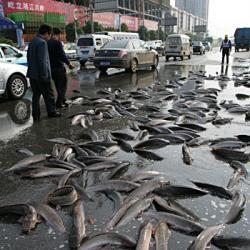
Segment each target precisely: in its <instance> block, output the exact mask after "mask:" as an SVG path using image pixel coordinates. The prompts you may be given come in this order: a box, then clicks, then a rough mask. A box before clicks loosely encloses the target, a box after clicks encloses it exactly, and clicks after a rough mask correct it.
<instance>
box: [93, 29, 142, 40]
mask: <svg viewBox="0 0 250 250" xmlns="http://www.w3.org/2000/svg"><path fill="white" fill-rule="evenodd" d="M96 34H102V35H107V36H111V37H113V39H114V40H122V39H140V37H139V33H133V32H115V31H100V32H96Z"/></svg>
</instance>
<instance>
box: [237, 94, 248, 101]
mask: <svg viewBox="0 0 250 250" xmlns="http://www.w3.org/2000/svg"><path fill="white" fill-rule="evenodd" d="M235 96H236V98H237V99H239V100H244V99H247V98H249V97H250V95H246V94H241V93H238V94H235Z"/></svg>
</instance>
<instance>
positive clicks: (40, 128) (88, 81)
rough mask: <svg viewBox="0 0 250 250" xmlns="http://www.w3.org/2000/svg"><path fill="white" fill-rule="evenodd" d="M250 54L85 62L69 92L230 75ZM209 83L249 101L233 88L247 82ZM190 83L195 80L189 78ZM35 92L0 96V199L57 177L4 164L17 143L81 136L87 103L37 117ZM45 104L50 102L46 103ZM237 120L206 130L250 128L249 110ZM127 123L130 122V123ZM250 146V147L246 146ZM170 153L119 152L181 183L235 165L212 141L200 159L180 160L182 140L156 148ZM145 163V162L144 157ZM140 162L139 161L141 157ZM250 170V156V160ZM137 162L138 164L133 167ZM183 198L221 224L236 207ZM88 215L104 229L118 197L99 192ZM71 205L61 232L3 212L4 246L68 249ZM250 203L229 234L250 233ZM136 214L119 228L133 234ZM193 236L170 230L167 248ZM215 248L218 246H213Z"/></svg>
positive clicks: (98, 126) (217, 179) (40, 188)
mask: <svg viewBox="0 0 250 250" xmlns="http://www.w3.org/2000/svg"><path fill="white" fill-rule="evenodd" d="M249 66H250V55H249V53H243V52H241V53H238V54H237V55H236V54H235V55H234V54H233V55H232V57H231V58H230V65H229V66H228V67H226V66H225V67H224V68H222V67H221V65H220V54H219V53H218V50H217V49H215V50H214V51H212V52H209V53H207V54H206V55H205V56H200V55H195V56H193V58H192V59H191V60H185V61H176V62H173V61H170V62H168V63H165V60H164V58H161V60H160V64H159V66H158V68H157V70H153V71H151V70H145V71H140V72H138V73H137V74H130V73H125V72H122V71H120V72H119V71H117V70H110V71H109V72H108V75H100V73H99V72H98V71H96V70H95V69H94V68H92V67H89V68H88V69H87V70H81V71H74V72H71V73H70V74H69V88H68V93H67V94H68V97H69V98H70V97H72V96H76V95H78V94H77V93H75V92H74V90H78V91H80V92H81V94H83V95H86V96H95V93H96V90H98V89H101V88H107V87H108V88H109V87H110V88H121V89H124V90H125V91H131V90H135V89H137V88H138V87H146V86H150V85H151V84H153V83H154V82H155V81H157V82H165V81H166V80H170V79H175V78H176V77H180V76H188V74H189V71H190V70H192V71H194V72H197V71H199V70H206V71H207V74H212V75H216V72H217V73H218V74H220V73H221V72H222V71H223V72H222V73H223V74H227V75H228V76H229V77H231V76H232V74H233V73H237V72H245V71H249ZM204 87H205V88H207V87H214V88H219V89H221V90H222V91H221V92H220V95H219V98H218V100H219V101H220V100H224V99H226V100H234V101H235V102H238V103H240V104H247V103H249V102H248V101H247V100H246V101H239V100H237V99H236V97H235V93H247V94H250V91H249V89H246V88H244V87H237V88H236V87H235V86H234V84H233V81H226V82H225V81H223V82H220V81H204ZM187 88H192V86H187ZM30 100H31V93H30V91H28V93H27V95H26V96H25V98H24V99H22V100H19V101H6V100H0V142H1V143H0V166H1V170H2V171H1V172H0V204H1V206H2V205H6V204H16V203H24V202H28V201H33V200H34V201H43V200H44V199H45V197H46V195H47V194H48V193H49V192H50V191H52V190H53V189H54V188H55V187H56V183H57V178H44V179H38V180H26V179H21V178H20V177H19V176H17V175H13V174H11V173H8V174H7V173H5V172H3V170H4V169H6V168H8V167H10V166H11V165H12V164H14V163H15V162H16V161H18V160H19V159H22V157H23V156H21V155H19V154H17V153H16V151H15V150H16V149H17V148H21V147H27V148H29V149H30V150H32V151H33V152H34V153H50V152H51V150H52V147H53V144H52V143H49V142H48V141H46V139H47V138H55V137H65V138H68V139H72V140H78V138H79V134H80V133H81V132H82V131H83V129H82V128H80V127H72V126H71V125H70V119H67V117H68V116H69V115H70V114H74V113H77V112H79V111H81V110H82V107H80V106H71V107H70V108H68V109H65V110H63V113H64V117H62V118H60V119H47V118H46V113H45V112H43V117H42V121H41V122H39V123H35V124H33V121H32V118H31V116H30V115H31V107H30ZM170 107H171V102H169V103H168V104H167V105H166V106H163V107H162V110H163V111H166V110H167V109H169V108H170ZM43 109H44V106H43ZM221 115H222V116H223V117H232V115H230V116H229V115H228V114H227V113H223V112H222V113H221ZM233 118H234V120H233V122H232V123H231V124H228V125H224V126H221V127H215V126H213V125H211V124H206V125H205V126H206V127H207V131H205V132H202V133H201V135H202V136H204V137H208V138H217V137H226V136H232V135H236V134H244V133H245V134H249V125H250V124H249V123H247V122H245V120H244V116H243V115H235V116H233ZM126 120H127V119H126V118H125V117H124V118H117V119H112V120H110V121H102V122H97V123H95V124H94V126H93V129H94V130H96V131H97V132H98V134H99V135H100V136H103V135H104V134H105V132H107V131H110V130H122V129H126V128H125V124H126ZM125 131H128V130H125ZM247 151H249V149H247ZM157 153H159V154H160V155H162V156H164V160H163V161H161V162H150V161H147V160H143V159H142V158H140V157H138V156H137V155H136V154H127V153H124V152H119V153H118V154H117V155H116V156H117V157H118V158H119V159H126V160H129V161H131V162H135V163H138V165H140V168H143V169H147V170H157V171H163V172H166V174H167V178H168V179H169V180H170V181H171V182H173V183H176V184H189V182H188V180H190V179H192V180H199V181H201V182H209V183H214V184H216V185H221V186H226V184H227V182H228V180H229V178H230V176H231V174H232V173H233V171H232V169H230V168H229V167H228V164H226V163H224V162H222V161H219V160H217V159H215V157H214V156H213V155H212V154H211V153H210V150H209V148H208V146H201V147H198V148H192V156H193V158H194V164H193V165H192V166H187V165H185V164H184V163H183V161H182V154H181V145H175V146H168V147H166V148H163V149H161V150H159V151H157ZM139 163H140V164H139ZM135 165H136V164H135ZM246 166H247V168H248V169H249V170H250V164H249V163H248V164H246ZM137 168H139V167H136V166H134V167H133V169H131V171H133V170H136V169H137ZM239 189H241V190H243V192H244V193H245V194H246V195H247V196H248V198H249V191H248V190H249V186H248V185H247V184H244V183H241V184H240V185H239ZM181 204H183V205H185V206H187V207H188V208H190V209H191V210H193V211H194V212H195V213H196V214H197V215H198V216H199V217H200V218H201V222H202V223H203V224H204V225H206V226H208V225H216V224H217V223H219V221H220V220H221V219H222V218H223V217H224V216H225V214H226V212H227V211H228V209H229V207H230V203H229V202H228V201H226V200H222V199H219V198H215V197H212V196H210V195H207V196H204V197H201V198H197V199H186V200H182V201H181ZM85 207H86V213H87V218H93V219H94V220H95V223H94V225H87V234H89V233H93V232H97V231H101V229H102V227H103V225H105V223H106V222H107V220H108V218H109V215H110V211H111V210H112V209H111V208H112V203H111V202H110V201H109V200H107V199H106V198H105V197H104V196H101V195H97V198H96V200H95V202H93V203H87V204H85ZM70 213H71V209H70V208H63V209H62V210H60V211H59V214H60V215H61V216H62V219H63V221H64V223H65V226H66V228H67V233H65V234H63V235H59V234H57V233H55V232H54V231H51V230H49V227H48V226H47V225H45V224H44V223H42V224H39V225H38V227H37V228H36V229H35V230H34V231H33V232H32V233H31V234H30V235H28V236H26V235H22V234H21V226H20V224H18V223H17V222H16V221H17V218H13V217H4V218H0V249H41V250H45V249H68V241H67V240H68V232H69V230H70V228H71V223H72V220H71V216H70ZM249 216H250V208H249V204H247V207H246V210H245V212H244V216H243V217H242V218H241V220H240V221H239V222H238V223H236V224H234V225H230V226H228V227H227V228H226V230H225V235H234V236H246V237H247V236H249V232H250V224H249V220H248V218H249ZM137 225H138V222H137V221H134V222H132V223H130V224H129V225H128V226H127V227H124V228H122V229H121V231H122V232H125V233H127V234H129V235H132V236H135V234H137V231H138V230H137ZM192 240H193V238H192V237H189V236H184V235H181V234H179V233H176V232H172V236H171V238H170V241H169V249H174V250H183V249H186V248H187V246H188V245H189V242H190V241H192ZM211 249H215V248H213V247H212V248H211Z"/></svg>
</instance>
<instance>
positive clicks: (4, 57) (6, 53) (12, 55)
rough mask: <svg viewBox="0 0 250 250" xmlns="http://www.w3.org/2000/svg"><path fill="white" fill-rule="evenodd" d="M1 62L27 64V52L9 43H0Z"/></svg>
mask: <svg viewBox="0 0 250 250" xmlns="http://www.w3.org/2000/svg"><path fill="white" fill-rule="evenodd" d="M0 62H8V63H15V64H21V65H25V66H27V52H26V51H21V50H19V49H17V48H15V47H13V46H11V45H9V44H5V43H0Z"/></svg>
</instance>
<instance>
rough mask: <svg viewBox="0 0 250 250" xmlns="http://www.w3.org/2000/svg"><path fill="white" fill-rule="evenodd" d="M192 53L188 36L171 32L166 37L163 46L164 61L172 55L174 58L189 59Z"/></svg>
mask: <svg viewBox="0 0 250 250" xmlns="http://www.w3.org/2000/svg"><path fill="white" fill-rule="evenodd" d="M192 54H193V49H192V44H191V40H190V37H189V36H186V35H182V34H171V35H169V36H168V37H167V40H166V46H165V56H166V61H168V60H169V58H171V57H173V58H174V60H176V58H177V57H179V58H180V59H181V60H183V59H184V57H188V59H191V56H192Z"/></svg>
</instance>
